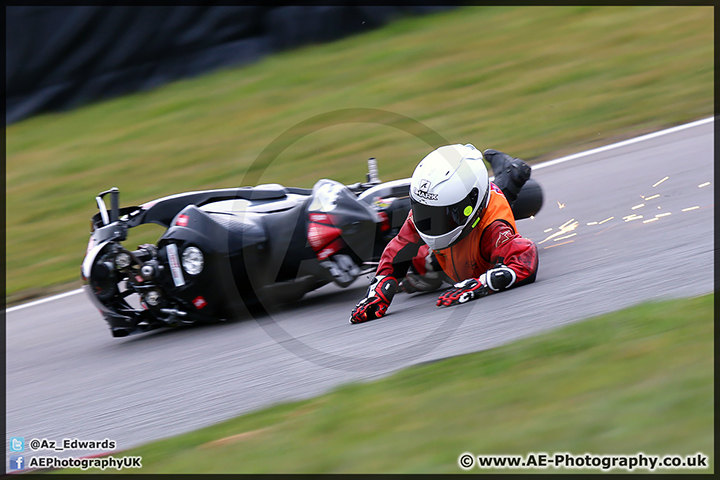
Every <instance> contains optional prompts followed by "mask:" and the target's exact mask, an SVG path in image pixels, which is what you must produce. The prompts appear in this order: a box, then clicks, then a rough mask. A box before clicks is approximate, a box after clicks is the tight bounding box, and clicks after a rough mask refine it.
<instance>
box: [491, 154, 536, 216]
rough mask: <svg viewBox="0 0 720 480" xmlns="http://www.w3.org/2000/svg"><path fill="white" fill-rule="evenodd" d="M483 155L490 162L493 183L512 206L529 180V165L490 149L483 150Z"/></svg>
mask: <svg viewBox="0 0 720 480" xmlns="http://www.w3.org/2000/svg"><path fill="white" fill-rule="evenodd" d="M483 155H484V156H485V158H486V159H487V160H488V162H490V167H491V168H492V171H493V174H494V175H495V180H493V183H494V184H495V185H497V186H498V188H499V189H500V190H502V192H503V195H505V198H507V201H508V203H510V205H511V206H512V204H513V202H514V201H515V200H516V199H517V196H518V193H520V189H521V188H522V186H523V185H525V182H527V181H528V180H529V179H530V173H531V170H532V169H531V168H530V165H528V164H527V163H525V162H523V161H522V160H520V159H519V158H515V157H511V156H510V155H508V154H506V153H503V152H498V151H497V150H493V149H490V148H489V149H487V150H485V151H484V152H483Z"/></svg>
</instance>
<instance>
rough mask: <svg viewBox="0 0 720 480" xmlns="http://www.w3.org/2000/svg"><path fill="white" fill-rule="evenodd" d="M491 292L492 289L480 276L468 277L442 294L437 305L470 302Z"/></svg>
mask: <svg viewBox="0 0 720 480" xmlns="http://www.w3.org/2000/svg"><path fill="white" fill-rule="evenodd" d="M488 293H490V289H489V288H488V287H487V286H485V285H484V284H483V283H482V282H481V281H480V279H478V278H468V279H467V280H463V281H462V282H458V283H456V284H455V285H453V288H451V289H450V290H448V291H447V292H445V293H443V294H442V295H440V296H439V297H438V299H437V306H438V307H442V306H446V307H447V306H450V305H457V304H458V303H465V302H469V301H470V300H475V299H477V298H480V297H484V296H485V295H487V294H488Z"/></svg>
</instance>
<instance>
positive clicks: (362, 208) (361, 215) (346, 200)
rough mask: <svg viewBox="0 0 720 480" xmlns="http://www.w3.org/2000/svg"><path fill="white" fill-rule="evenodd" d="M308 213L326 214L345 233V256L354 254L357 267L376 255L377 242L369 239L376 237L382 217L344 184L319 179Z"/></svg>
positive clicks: (343, 236)
mask: <svg viewBox="0 0 720 480" xmlns="http://www.w3.org/2000/svg"><path fill="white" fill-rule="evenodd" d="M308 214H324V215H326V216H327V217H326V218H327V221H329V224H330V225H332V226H334V227H335V228H339V229H340V230H341V231H342V233H341V234H340V238H341V239H342V241H343V243H344V245H345V248H344V249H343V250H342V253H346V254H348V255H350V256H351V257H352V259H353V260H354V261H355V263H356V264H358V265H361V264H362V263H363V262H364V261H365V259H368V258H370V257H371V256H372V254H373V243H374V242H369V241H368V239H369V238H374V237H375V232H376V230H377V228H378V226H379V224H380V223H381V218H380V217H379V216H378V215H377V213H376V211H375V210H373V209H372V208H371V207H370V206H369V205H367V204H366V203H364V202H360V201H358V197H356V196H355V194H354V193H352V191H350V189H348V188H347V187H346V186H345V185H343V184H342V183H339V182H336V181H334V180H329V179H322V180H319V181H318V182H317V183H316V184H315V186H314V187H313V195H312V200H311V201H310V204H309V206H308Z"/></svg>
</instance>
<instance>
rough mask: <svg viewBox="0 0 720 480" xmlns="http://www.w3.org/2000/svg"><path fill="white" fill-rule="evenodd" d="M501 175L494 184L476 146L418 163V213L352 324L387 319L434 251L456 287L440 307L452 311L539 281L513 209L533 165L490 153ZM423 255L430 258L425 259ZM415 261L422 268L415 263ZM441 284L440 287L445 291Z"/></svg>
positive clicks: (450, 148)
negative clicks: (403, 283) (401, 285)
mask: <svg viewBox="0 0 720 480" xmlns="http://www.w3.org/2000/svg"><path fill="white" fill-rule="evenodd" d="M484 154H485V158H487V159H488V160H489V161H490V165H491V167H492V169H493V171H494V172H495V180H494V183H493V182H490V180H489V177H488V171H487V168H486V167H485V163H484V162H483V154H482V153H480V151H479V150H477V149H476V148H475V147H474V146H473V145H470V144H467V145H460V144H456V145H446V146H443V147H440V148H438V149H436V150H434V151H432V152H430V153H429V154H428V155H427V156H426V157H425V158H423V159H422V161H421V162H420V163H419V164H418V166H417V167H416V168H415V171H414V172H413V175H412V179H411V181H410V201H411V204H412V210H411V211H410V212H409V214H408V217H407V219H406V220H405V223H404V224H403V226H402V228H401V229H400V232H399V233H398V235H397V236H396V237H395V238H393V239H392V240H391V241H390V243H388V245H387V246H386V247H385V250H384V251H383V254H382V257H381V258H380V264H379V265H378V268H377V271H376V273H375V278H374V279H373V281H372V283H371V284H370V287H369V288H368V291H367V294H366V296H365V298H363V299H362V300H360V302H358V304H357V305H356V306H355V308H354V309H353V311H352V314H351V316H350V323H361V322H364V321H367V320H372V319H374V318H380V317H382V316H384V315H385V313H386V311H387V308H388V306H389V305H390V302H391V301H392V298H393V296H394V295H395V292H396V291H397V290H398V281H399V280H400V279H402V278H403V277H405V276H406V274H407V273H408V269H409V268H410V266H411V264H415V265H416V264H417V257H418V252H419V251H420V249H421V248H429V253H431V254H432V262H431V261H428V262H425V263H426V267H427V268H429V269H431V264H433V263H434V264H436V265H438V266H439V267H440V268H441V269H442V271H443V272H444V274H445V275H447V277H449V278H450V279H451V281H452V282H455V284H454V286H453V287H452V288H451V289H450V290H448V291H446V292H445V293H443V294H442V295H440V297H438V300H437V306H450V305H456V304H459V303H465V302H467V301H469V300H475V299H477V298H480V297H483V296H485V295H488V294H489V293H493V292H499V291H502V290H506V289H508V288H511V287H517V286H520V285H524V284H527V283H532V282H533V281H535V276H536V273H537V267H538V250H537V246H536V245H535V244H534V243H533V242H532V241H531V240H529V239H527V238H523V237H521V236H520V234H518V233H517V228H516V226H515V217H514V216H513V213H512V210H511V208H510V205H511V204H512V202H514V201H515V199H516V198H517V194H518V192H519V191H520V188H522V186H523V184H524V183H525V182H526V181H527V180H528V179H529V178H530V166H529V165H528V164H526V163H525V162H523V161H522V160H520V159H518V158H513V157H511V156H509V155H506V154H504V153H502V152H498V151H496V150H490V149H488V150H485V152H484ZM420 253H421V255H420V256H422V252H420ZM413 259H415V260H416V262H413ZM437 285H439V284H437Z"/></svg>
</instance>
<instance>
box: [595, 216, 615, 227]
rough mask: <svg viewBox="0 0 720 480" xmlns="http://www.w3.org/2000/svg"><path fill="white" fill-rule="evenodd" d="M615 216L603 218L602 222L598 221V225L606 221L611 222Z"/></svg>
mask: <svg viewBox="0 0 720 480" xmlns="http://www.w3.org/2000/svg"><path fill="white" fill-rule="evenodd" d="M613 218H615V217H610V218H606V219H605V220H603V221H602V222H598V225H602V224H603V223H605V222H609V221H610V220H612V219H613Z"/></svg>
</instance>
